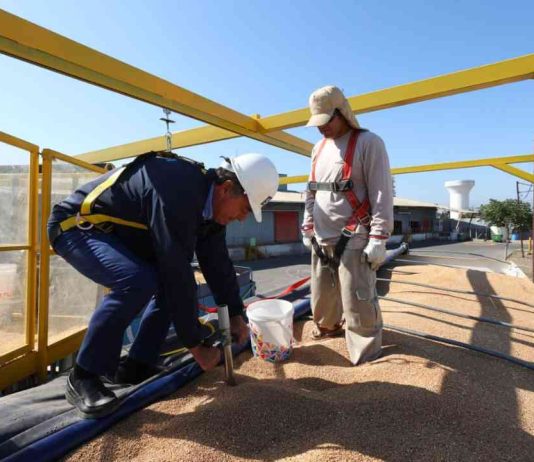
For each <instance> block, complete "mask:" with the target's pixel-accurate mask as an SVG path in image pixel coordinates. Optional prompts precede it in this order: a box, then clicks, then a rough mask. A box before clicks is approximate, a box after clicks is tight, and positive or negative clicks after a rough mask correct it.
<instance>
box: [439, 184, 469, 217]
mask: <svg viewBox="0 0 534 462" xmlns="http://www.w3.org/2000/svg"><path fill="white" fill-rule="evenodd" d="M473 186H475V182H474V180H455V181H446V182H445V187H446V188H447V189H448V190H449V207H450V208H451V218H453V219H454V220H457V219H458V218H459V216H460V214H459V213H458V211H459V210H468V209H469V191H471V189H473Z"/></svg>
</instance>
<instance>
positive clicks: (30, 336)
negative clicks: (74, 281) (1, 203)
mask: <svg viewBox="0 0 534 462" xmlns="http://www.w3.org/2000/svg"><path fill="white" fill-rule="evenodd" d="M0 143H3V144H7V145H9V146H12V147H15V148H18V149H20V150H23V151H26V152H27V153H28V154H29V164H28V165H29V168H28V174H27V182H28V184H27V197H28V200H27V203H28V207H27V211H26V213H27V230H26V237H25V241H26V242H22V243H18V242H17V243H14V244H7V245H6V244H2V245H0V252H1V253H2V254H4V253H5V252H14V251H24V252H26V259H25V260H26V276H25V278H24V287H23V289H22V290H21V292H22V294H21V295H22V300H23V301H24V302H23V309H22V313H21V314H22V319H23V325H24V333H21V334H20V335H17V334H16V333H15V334H13V333H10V332H4V334H3V335H2V336H3V337H4V341H3V342H2V343H3V344H4V348H6V351H2V354H0V389H2V388H3V387H4V386H6V385H9V384H10V383H13V382H16V381H17V380H20V379H22V378H24V377H27V376H28V375H31V373H32V371H33V370H35V368H36V364H37V362H36V352H35V329H36V313H37V311H36V291H37V290H36V289H37V280H36V278H37V256H38V248H37V229H38V227H37V216H38V215H37V214H38V206H37V204H38V181H39V179H38V177H39V147H38V146H36V145H35V144H32V143H29V142H27V141H24V140H21V139H20V138H15V137H14V136H11V135H8V134H7V133H3V132H0ZM7 218H8V217H4V219H7ZM17 237H18V236H17ZM19 266H20V265H17V266H16V274H18V273H19V270H18V267H19ZM15 278H16V276H15ZM15 282H16V280H15V281H11V282H10V281H9V280H5V281H4V284H5V285H6V289H5V290H7V291H10V292H11V291H12V292H11V294H10V295H9V298H7V297H6V299H4V300H3V304H4V309H7V310H8V313H7V315H9V316H11V314H12V313H11V312H12V310H13V308H12V305H11V303H10V301H11V300H10V299H11V297H12V294H14V283H15ZM10 327H11V326H8V330H10ZM8 334H11V335H8ZM9 338H12V339H13V340H12V346H10V345H11V344H10V343H9ZM4 342H5V343H4ZM2 365H7V366H5V367H2Z"/></svg>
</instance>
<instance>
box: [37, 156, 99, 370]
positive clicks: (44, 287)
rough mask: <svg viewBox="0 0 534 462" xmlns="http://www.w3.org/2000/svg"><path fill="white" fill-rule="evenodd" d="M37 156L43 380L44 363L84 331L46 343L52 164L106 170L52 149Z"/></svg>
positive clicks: (59, 354) (75, 345)
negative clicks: (39, 159)
mask: <svg viewBox="0 0 534 462" xmlns="http://www.w3.org/2000/svg"><path fill="white" fill-rule="evenodd" d="M41 156H42V159H43V168H42V180H41V242H40V254H41V259H40V267H39V281H41V284H40V285H39V336H38V341H39V343H38V353H39V361H38V364H39V370H38V373H39V377H40V378H41V379H44V378H45V377H46V371H47V367H48V364H51V363H53V362H54V361H57V360H58V359H60V358H62V357H65V356H67V355H68V354H70V353H73V352H74V351H76V350H77V349H78V347H79V346H80V343H81V341H82V339H83V335H84V333H85V329H83V330H80V331H79V332H76V333H74V334H71V335H70V336H68V337H65V338H62V339H60V340H59V341H57V342H55V343H53V344H50V345H49V344H48V314H49V308H50V306H49V295H50V287H49V281H50V255H52V253H53V250H52V249H51V248H50V244H49V242H48V233H47V223H48V216H49V215H50V202H51V200H52V162H53V161H54V160H56V159H57V160H61V161H63V162H67V163H70V164H74V165H76V166H78V167H83V168H85V169H87V170H90V171H93V172H96V173H104V172H106V170H105V169H103V168H101V167H97V166H96V165H91V164H89V163H86V162H83V161H81V160H79V159H75V158H73V157H70V156H67V155H65V154H62V153H60V152H57V151H54V150H52V149H43V151H42V153H41ZM65 352H66V353H65ZM63 353H65V354H63ZM62 355H63V356H62Z"/></svg>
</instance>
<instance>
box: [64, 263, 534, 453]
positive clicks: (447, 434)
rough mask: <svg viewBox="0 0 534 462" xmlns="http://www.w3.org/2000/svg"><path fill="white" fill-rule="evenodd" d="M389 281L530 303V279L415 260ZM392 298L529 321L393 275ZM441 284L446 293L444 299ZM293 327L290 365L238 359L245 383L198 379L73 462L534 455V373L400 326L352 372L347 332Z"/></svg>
mask: <svg viewBox="0 0 534 462" xmlns="http://www.w3.org/2000/svg"><path fill="white" fill-rule="evenodd" d="M409 270H410V271H411V272H414V274H411V275H407V274H400V273H392V274H393V279H394V280H395V279H402V280H411V281H420V282H424V283H427V284H435V285H441V286H445V287H446V286H449V287H455V288H460V289H461V288H464V289H467V290H484V291H488V290H489V291H492V292H493V293H497V294H500V295H504V296H509V297H514V298H519V299H522V300H525V301H526V300H529V301H530V302H531V303H532V302H533V301H534V286H533V285H532V284H531V283H530V282H529V281H526V280H519V279H512V278H508V277H505V276H500V275H495V274H485V273H477V272H472V271H465V270H458V269H450V268H438V267H434V268H431V270H430V271H429V267H428V266H425V267H412V266H410V268H409ZM379 288H380V291H381V292H382V293H385V292H387V291H388V289H389V293H388V294H387V295H390V296H395V297H398V298H401V297H402V298H403V299H405V300H414V301H418V302H420V303H425V304H431V305H436V306H442V307H447V309H450V310H455V311H461V312H464V313H469V314H474V315H477V316H481V315H484V316H487V317H494V318H497V319H501V320H507V321H508V322H512V323H517V324H521V325H523V326H525V327H526V326H528V327H530V328H534V309H533V308H529V307H526V306H525V305H522V304H517V303H512V302H498V301H493V302H491V301H488V299H483V298H481V297H476V296H467V295H466V296H464V295H460V294H455V295H454V296H451V294H446V293H444V292H439V291H432V290H430V289H423V288H417V287H411V286H403V285H396V284H394V283H392V284H390V285H389V288H388V287H387V285H385V286H380V287H379ZM439 293H441V295H440V294H439ZM382 307H383V311H384V320H385V322H386V323H388V324H395V325H399V326H405V327H408V328H410V329H414V330H421V331H425V332H428V333H432V334H434V335H442V336H444V337H449V338H455V339H457V340H461V341H466V342H470V343H477V344H481V345H483V346H486V347H491V348H494V349H499V350H500V351H502V352H504V353H508V354H513V355H515V356H517V357H521V358H523V359H526V360H530V361H532V360H533V359H534V334H532V333H525V332H522V333H519V331H514V330H510V329H507V328H499V327H495V326H485V325H481V324H482V323H480V322H475V321H470V320H465V319H462V318H454V317H452V316H450V315H445V314H438V313H434V312H430V311H424V310H423V309H420V308H414V307H407V306H404V305H400V304H399V303H392V302H386V301H383V302H382ZM312 327H313V326H312V324H311V322H310V321H304V322H299V323H297V324H296V325H295V338H296V340H297V342H298V345H297V347H296V348H295V350H294V352H293V355H292V357H291V360H290V361H288V362H286V363H283V364H276V365H274V364H269V363H265V362H262V361H260V360H257V359H254V358H251V355H250V354H242V355H241V356H240V357H239V358H237V359H236V365H237V380H238V382H239V385H238V386H237V387H227V386H226V385H225V384H224V382H223V371H222V369H221V368H218V369H217V370H215V371H212V372H210V373H207V374H204V375H203V376H201V377H200V378H199V379H198V380H196V381H195V382H194V383H191V384H189V385H187V386H185V387H184V388H182V389H181V390H179V391H178V392H177V393H176V394H174V395H173V396H170V397H169V398H168V399H167V400H165V401H163V402H159V403H156V404H154V405H152V406H150V407H148V408H146V409H144V410H143V411H140V412H138V413H136V414H135V415H133V416H131V417H130V418H128V419H126V420H124V421H123V422H121V423H119V424H118V425H116V426H115V427H113V428H112V429H110V430H108V431H107V432H106V433H105V434H103V435H101V436H100V437H98V438H96V439H95V440H93V441H91V442H89V443H87V444H86V445H85V446H83V447H81V448H79V449H78V450H77V451H75V452H74V453H72V454H70V456H68V457H67V458H66V460H67V461H88V460H91V461H95V462H96V461H131V462H133V461H194V462H202V461H230V460H239V461H244V460H258V461H259V460H262V461H263V460H266V461H274V460H283V461H309V462H312V461H318V462H319V461H320V462H327V461H371V460H387V461H411V460H425V461H426V460H439V461H441V460H443V461H445V460H450V461H457V460H462V461H478V460H480V461H494V460H510V461H512V460H513V461H532V460H533V454H534V372H532V371H530V370H527V369H524V368H521V367H518V366H516V365H513V364H509V363H506V362H504V361H502V360H498V359H494V358H491V357H487V356H484V355H481V354H478V353H475V352H471V351H466V350H463V349H459V348H455V347H452V346H448V345H444V344H439V343H435V342H430V341H428V340H424V339H420V338H417V337H413V336H409V335H404V334H400V333H396V332H392V331H385V332H384V355H383V356H382V358H380V359H378V360H376V361H374V362H373V363H371V364H366V365H363V366H360V367H350V365H349V363H348V360H347V357H348V354H347V351H346V349H345V344H344V339H343V338H337V339H328V340H322V341H320V342H314V341H312V340H311V337H310V333H311V329H312Z"/></svg>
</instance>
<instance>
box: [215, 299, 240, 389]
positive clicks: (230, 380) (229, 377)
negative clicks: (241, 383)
mask: <svg viewBox="0 0 534 462" xmlns="http://www.w3.org/2000/svg"><path fill="white" fill-rule="evenodd" d="M217 316H218V317H219V329H220V330H221V333H222V346H223V353H224V372H225V375H226V383H227V384H228V385H237V383H236V381H235V377H234V357H233V356H232V333H231V332H230V316H229V315H228V305H218V306H217Z"/></svg>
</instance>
